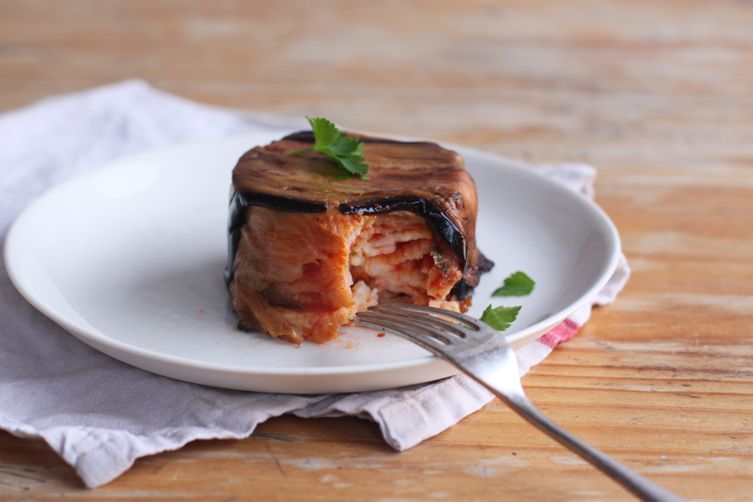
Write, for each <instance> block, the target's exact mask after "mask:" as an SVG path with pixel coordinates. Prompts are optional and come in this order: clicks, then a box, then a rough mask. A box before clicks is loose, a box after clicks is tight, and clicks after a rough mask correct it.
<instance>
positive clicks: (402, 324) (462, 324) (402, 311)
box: [356, 303, 482, 351]
mask: <svg viewBox="0 0 753 502" xmlns="http://www.w3.org/2000/svg"><path fill="white" fill-rule="evenodd" d="M356 322H358V323H359V324H361V325H363V326H367V327H370V328H374V329H385V330H387V331H390V332H392V333H395V334H396V335H399V336H402V337H405V338H408V339H410V340H413V341H414V342H416V343H419V344H420V345H422V346H424V347H425V348H427V349H429V350H433V351H438V350H442V348H448V347H449V346H453V345H457V344H458V342H461V340H462V339H464V338H466V337H468V336H469V335H472V334H474V333H475V332H478V331H480V330H481V329H482V326H481V325H480V324H479V321H477V320H476V319H473V318H472V317H470V316H466V315H463V314H459V313H457V312H452V311H449V310H442V309H438V308H434V307H425V306H420V305H409V304H397V303H390V304H382V305H377V306H375V307H371V308H370V309H369V310H368V311H366V312H361V313H359V314H358V315H357V316H356Z"/></svg>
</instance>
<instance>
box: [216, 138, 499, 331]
mask: <svg viewBox="0 0 753 502" xmlns="http://www.w3.org/2000/svg"><path fill="white" fill-rule="evenodd" d="M349 135H351V136H355V137H358V138H359V139H360V140H361V141H362V142H363V143H364V150H363V155H364V158H365V159H366V163H367V164H368V166H369V173H368V179H367V180H364V179H360V178H356V177H351V178H348V179H342V178H340V177H338V172H337V168H336V166H335V165H334V164H333V163H331V161H330V160H329V159H327V158H326V157H324V156H320V155H319V154H316V153H308V154H305V155H300V154H299V152H300V151H302V150H304V149H307V147H311V145H312V143H313V141H314V137H313V134H312V133H311V132H299V133H295V134H291V135H289V136H286V137H285V138H283V139H282V140H279V141H275V142H273V143H271V144H269V145H267V146H263V147H256V148H253V149H251V150H249V151H248V152H246V153H245V154H244V155H243V156H242V157H241V158H240V160H239V161H238V164H237V165H236V166H235V169H234V170H233V187H232V195H231V200H230V217H229V225H228V231H229V238H228V241H229V246H228V247H229V257H228V265H227V268H226V271H225V279H226V281H227V285H228V289H229V291H230V294H231V296H232V300H233V307H234V308H235V311H236V312H237V314H238V316H239V317H240V325H241V327H242V328H244V329H249V330H250V329H254V330H261V331H264V332H266V333H268V334H270V335H272V336H275V337H279V338H281V339H284V340H287V341H290V342H292V343H296V344H300V343H301V342H303V341H304V340H310V341H314V342H319V343H322V342H326V341H328V340H331V339H332V338H334V337H335V336H336V335H337V332H338V330H339V328H340V327H341V326H343V325H346V324H348V323H349V322H350V320H352V319H353V317H354V316H355V314H356V312H359V311H362V310H365V309H366V308H368V307H369V306H371V305H375V304H376V303H378V302H385V301H408V302H412V303H416V304H424V305H433V306H437V307H441V308H446V309H452V310H457V311H465V310H467V308H468V306H469V305H470V302H471V294H472V292H473V288H474V287H475V286H476V285H477V284H478V281H479V275H480V274H481V273H483V272H486V271H488V270H490V269H491V267H492V265H493V264H492V263H491V262H490V261H489V260H487V259H486V258H485V257H484V256H483V255H482V254H481V253H480V252H479V251H478V249H477V248H476V238H475V225H476V211H477V196H476V187H475V185H474V183H473V180H472V179H471V177H470V175H469V174H468V172H467V171H466V170H465V168H464V164H463V159H462V157H461V156H460V155H459V154H457V153H455V152H453V151H450V150H447V149H444V148H442V147H440V146H439V145H437V144H436V143H430V142H404V141H393V140H388V139H383V138H375V137H369V136H360V135H354V134H349Z"/></svg>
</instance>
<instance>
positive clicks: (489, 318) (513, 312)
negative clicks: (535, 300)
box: [481, 305, 520, 331]
mask: <svg viewBox="0 0 753 502" xmlns="http://www.w3.org/2000/svg"><path fill="white" fill-rule="evenodd" d="M519 311H520V307H492V306H491V305H489V306H488V307H486V310H484V313H483V314H481V320H482V321H483V322H485V323H486V324H488V325H489V326H491V327H492V328H494V329H496V330H497V331H504V330H506V329H507V328H509V327H510V324H512V322H513V321H514V320H515V319H517V318H518V312H519Z"/></svg>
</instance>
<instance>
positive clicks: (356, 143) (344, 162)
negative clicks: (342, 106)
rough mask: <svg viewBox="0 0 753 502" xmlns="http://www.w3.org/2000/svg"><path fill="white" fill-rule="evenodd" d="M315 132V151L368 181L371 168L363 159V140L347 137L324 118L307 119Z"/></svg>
mask: <svg viewBox="0 0 753 502" xmlns="http://www.w3.org/2000/svg"><path fill="white" fill-rule="evenodd" d="M306 120H308V121H309V124H311V130H312V131H313V132H314V151H315V152H319V153H321V154H322V155H326V156H327V157H329V158H330V159H332V160H333V161H334V162H335V163H336V164H337V165H338V166H340V167H341V168H342V169H344V170H345V171H347V172H348V173H349V174H350V175H352V174H357V175H359V176H360V177H361V179H366V173H367V172H368V171H369V166H367V165H366V160H365V159H364V158H363V143H362V142H361V140H359V139H356V138H351V137H350V136H346V135H345V134H343V133H342V132H340V130H339V129H338V128H337V126H335V124H333V123H332V122H330V121H329V120H327V119H325V118H324V117H306Z"/></svg>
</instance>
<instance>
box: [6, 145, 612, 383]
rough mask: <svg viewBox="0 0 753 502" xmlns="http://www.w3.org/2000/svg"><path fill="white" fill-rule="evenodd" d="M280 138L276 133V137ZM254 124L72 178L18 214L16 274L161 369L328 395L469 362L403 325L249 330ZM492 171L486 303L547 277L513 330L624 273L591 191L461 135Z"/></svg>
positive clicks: (121, 352) (480, 175)
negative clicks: (243, 169) (289, 334)
mask: <svg viewBox="0 0 753 502" xmlns="http://www.w3.org/2000/svg"><path fill="white" fill-rule="evenodd" d="M275 136H276V135H275ZM273 139H275V138H273V137H271V136H268V135H254V136H246V137H242V138H236V139H230V140H226V141H222V142H217V143H212V144H206V145H197V146H189V147H181V148H175V149H170V150H164V151H160V152H155V153H150V154H146V155H141V156H137V157H130V158H126V159H122V160H119V161H117V162H114V163H112V164H111V165H109V166H107V167H104V168H101V169H97V170H95V171H93V172H91V173H89V174H86V175H84V176H81V177H79V178H76V179H74V180H71V181H69V182H67V183H64V184H62V185H60V186H58V187H56V188H54V189H52V190H50V191H49V192H48V193H47V194H45V195H44V196H42V197H41V198H39V199H38V200H37V201H35V202H34V203H33V204H32V205H31V206H29V208H27V209H26V210H25V211H24V212H23V214H21V215H20V216H19V217H18V219H17V220H16V222H15V223H14V225H13V226H12V228H11V230H10V232H9V234H8V237H7V241H6V248H5V260H6V265H7V267H8V271H9V274H10V277H11V279H12V280H13V283H14V284H15V285H16V287H17V288H18V290H19V291H20V292H21V294H23V295H24V296H25V297H26V299H28V300H29V301H30V302H31V303H32V304H33V305H34V306H35V307H37V308H38V309H39V310H40V311H41V312H42V313H44V314H45V315H47V316H48V317H50V318H51V319H53V320H54V321H55V322H57V323H58V324H60V325H61V326H63V327H64V328H65V329H66V330H68V331H69V332H70V333H72V334H73V335H74V336H76V337H78V338H79V339H80V340H82V341H84V342H85V343H87V344H89V345H91V346H92V347H95V348H96V349H98V350H100V351H102V352H104V353H106V354H109V355H110V356H112V357H114V358H116V359H119V360H121V361H124V362H126V363H129V364H132V365H134V366H137V367H139V368H143V369H145V370H148V371H152V372H154V373H159V374H161V375H165V376H169V377H173V378H177V379H180V380H186V381H190V382H196V383H201V384H206V385H214V386H219V387H227V388H233V389H243V390H254V391H267V392H285V393H329V392H351V391H362V390H372V389H384V388H390V387H397V386H402V385H408V384H414V383H419V382H426V381H431V380H435V379H438V378H442V377H446V376H449V375H451V374H454V373H455V370H454V369H453V368H452V367H451V366H449V365H448V364H446V363H444V362H443V361H440V360H438V359H436V358H435V357H433V356H431V355H430V354H429V353H428V352H425V351H424V350H423V349H420V348H418V347H416V346H414V345H412V344H411V343H409V342H407V341H405V340H402V339H400V338H398V337H396V336H393V335H389V334H388V335H387V336H384V337H378V336H376V333H375V332H373V331H369V330H365V329H357V328H346V329H343V332H342V333H341V336H340V337H339V339H338V340H337V341H335V342H332V343H329V344H327V345H323V346H319V345H314V344H304V345H303V346H302V347H300V348H295V347H293V346H291V345H289V344H287V343H285V342H279V341H276V340H274V339H272V338H270V337H268V336H266V335H262V334H256V333H254V334H248V333H244V332H241V331H238V330H237V329H236V323H237V320H236V318H235V315H234V314H233V312H232V311H231V309H230V304H229V300H228V295H227V292H226V290H225V286H224V283H223V278H222V272H223V267H224V265H225V259H226V234H225V227H226V219H227V214H226V212H227V198H228V190H229V179H230V171H231V169H232V167H233V166H234V165H235V162H236V160H237V159H238V157H239V156H240V155H241V153H243V152H244V151H245V150H247V149H248V148H249V147H251V146H253V145H258V144H264V143H267V142H269V141H271V140H273ZM457 149H458V150H460V152H461V153H462V154H463V156H464V157H465V160H466V164H467V166H468V169H469V170H470V172H471V174H472V175H473V177H474V179H475V180H476V183H477V185H478V191H479V201H480V206H479V207H480V213H479V219H478V230H477V235H478V244H479V247H480V249H481V250H483V252H484V253H485V254H486V255H487V256H489V257H490V258H491V259H493V260H494V261H495V262H496V266H495V267H494V270H493V271H492V272H491V273H490V274H487V275H485V276H484V277H483V279H482V281H481V285H480V287H479V288H477V290H476V294H475V297H474V303H475V306H474V308H473V309H472V310H471V312H470V313H471V314H472V315H476V316H478V315H480V313H481V311H482V310H483V308H484V307H485V306H486V305H487V304H488V303H489V302H490V294H491V291H492V290H493V289H494V288H495V287H497V286H499V285H500V283H501V282H502V279H503V278H504V277H506V276H507V275H508V274H509V273H511V272H514V271H516V270H522V271H525V272H526V273H527V274H529V275H530V276H531V277H533V278H534V279H535V280H536V282H537V284H536V289H535V291H534V293H533V294H532V295H530V296H528V297H525V298H508V299H495V300H494V302H493V303H494V304H495V305H503V304H504V305H512V304H519V305H522V309H521V312H520V315H519V317H518V319H517V321H515V323H514V324H513V326H512V327H511V328H510V329H509V331H508V332H506V334H505V336H507V337H508V338H509V340H510V342H511V343H512V344H513V345H520V344H523V343H525V342H526V341H529V340H532V339H533V338H535V337H536V336H537V335H539V334H540V333H542V332H544V331H545V330H547V329H548V328H550V327H552V326H554V325H555V324H557V323H558V322H560V321H561V320H563V319H564V318H565V317H566V316H568V315H569V314H570V313H572V312H573V311H574V310H576V309H577V308H578V307H579V306H581V305H583V304H584V303H585V302H587V301H588V300H589V298H591V297H592V296H593V295H594V294H595V293H596V292H598V290H599V289H600V288H601V287H602V286H603V285H604V283H605V282H606V281H607V279H608V278H609V276H610V275H611V274H612V272H613V271H614V268H615V266H616V263H617V257H618V253H619V238H618V235H617V232H616V231H615V228H614V226H613V225H612V223H611V222H610V221H609V219H608V218H607V216H606V215H605V214H604V213H603V212H602V211H601V210H600V209H599V208H598V207H597V206H595V205H594V204H592V203H591V202H589V201H588V200H586V199H585V198H584V197H582V196H580V195H578V194H575V193H573V192H571V191H569V190H567V189H566V188H563V187H561V186H559V185H558V184H556V183H554V182H551V181H549V180H547V179H544V178H542V177H541V176H539V175H537V174H535V173H532V172H530V171H527V170H526V169H525V168H521V167H519V166H516V165H514V164H513V163H511V162H510V161H509V160H506V159H503V158H500V157H496V156H493V155H489V154H484V153H480V152H478V151H474V150H470V149H466V148H457Z"/></svg>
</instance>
